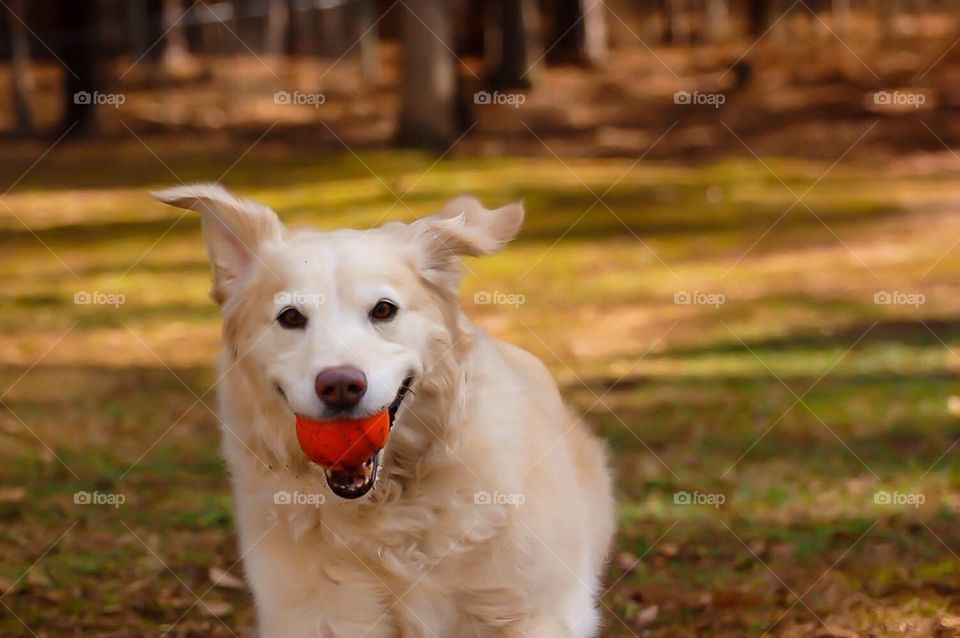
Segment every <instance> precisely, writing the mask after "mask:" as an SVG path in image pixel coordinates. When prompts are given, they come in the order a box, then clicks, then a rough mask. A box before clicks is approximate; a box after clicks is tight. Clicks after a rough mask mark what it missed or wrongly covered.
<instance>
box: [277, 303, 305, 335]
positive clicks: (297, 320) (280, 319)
mask: <svg viewBox="0 0 960 638" xmlns="http://www.w3.org/2000/svg"><path fill="white" fill-rule="evenodd" d="M277 323H279V324H280V325H281V326H283V327H284V328H286V329H288V330H292V329H294V328H303V327H304V326H306V325H307V318H306V317H304V316H303V313H301V312H300V311H299V310H297V309H296V308H285V309H284V310H283V312H281V313H280V314H279V315H277Z"/></svg>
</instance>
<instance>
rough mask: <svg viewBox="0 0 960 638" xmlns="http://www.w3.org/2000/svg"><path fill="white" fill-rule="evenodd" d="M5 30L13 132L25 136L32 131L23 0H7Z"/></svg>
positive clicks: (28, 57) (27, 38)
mask: <svg viewBox="0 0 960 638" xmlns="http://www.w3.org/2000/svg"><path fill="white" fill-rule="evenodd" d="M8 3H9V4H7V32H8V33H9V34H10V64H11V66H12V69H11V73H10V88H11V90H12V92H13V113H14V118H15V124H14V126H15V131H14V132H15V133H16V134H17V135H20V136H26V135H29V134H31V133H32V132H33V120H32V119H31V118H30V99H29V95H30V40H29V37H28V36H27V29H26V27H25V26H24V24H23V22H22V20H26V19H27V14H26V12H25V11H24V9H26V3H25V2H24V1H23V0H8Z"/></svg>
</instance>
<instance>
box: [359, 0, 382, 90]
mask: <svg viewBox="0 0 960 638" xmlns="http://www.w3.org/2000/svg"><path fill="white" fill-rule="evenodd" d="M375 12H376V6H375V3H374V1H373V0H359V1H358V2H357V28H358V29H359V30H360V70H361V72H362V73H363V77H365V78H366V79H368V80H375V79H377V78H379V77H380V43H379V41H380V35H379V32H378V30H377V21H376V18H375V17H374V14H375Z"/></svg>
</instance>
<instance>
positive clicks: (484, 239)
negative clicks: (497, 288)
mask: <svg viewBox="0 0 960 638" xmlns="http://www.w3.org/2000/svg"><path fill="white" fill-rule="evenodd" d="M523 217H524V212H523V204H521V203H520V202H513V203H512V204H507V205H506V206H503V207H501V208H496V209H494V210H488V209H486V208H484V206H483V204H481V203H480V202H479V201H477V200H476V199H475V198H473V197H458V198H456V199H454V200H452V201H450V202H449V203H447V205H446V206H444V207H443V208H442V209H440V211H439V212H438V213H436V214H434V215H431V216H429V217H424V218H422V219H418V220H417V221H415V222H414V223H413V225H412V226H413V228H414V229H415V230H416V231H417V234H418V237H419V240H420V242H421V244H422V246H423V249H424V261H423V271H424V275H425V276H427V278H428V279H443V280H446V282H449V283H452V284H454V285H455V284H456V281H457V279H459V272H460V269H459V258H460V257H463V256H471V257H475V256H477V255H489V254H491V253H495V252H496V251H497V250H499V249H500V248H501V247H503V245H504V244H506V243H507V242H509V241H510V240H511V239H513V238H514V237H516V235H517V232H519V231H520V226H521V225H522V224H523ZM431 275H435V277H431ZM451 278H452V281H450V279H451ZM437 283H441V282H439V281H438V282H437Z"/></svg>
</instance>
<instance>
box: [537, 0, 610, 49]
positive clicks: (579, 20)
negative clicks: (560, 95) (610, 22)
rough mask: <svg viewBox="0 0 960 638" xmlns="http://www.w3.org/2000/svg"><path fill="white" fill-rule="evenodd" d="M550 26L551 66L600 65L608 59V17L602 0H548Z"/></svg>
mask: <svg viewBox="0 0 960 638" xmlns="http://www.w3.org/2000/svg"><path fill="white" fill-rule="evenodd" d="M548 11H549V12H550V13H551V14H552V17H553V23H552V28H551V30H550V38H549V42H551V43H553V44H552V45H551V49H550V55H549V56H548V57H549V58H550V61H551V62H559V63H574V64H600V63H602V62H604V61H605V60H606V58H607V16H606V7H605V5H604V3H603V0H550V2H549V4H548Z"/></svg>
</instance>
